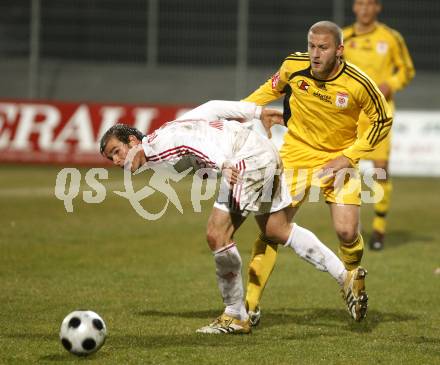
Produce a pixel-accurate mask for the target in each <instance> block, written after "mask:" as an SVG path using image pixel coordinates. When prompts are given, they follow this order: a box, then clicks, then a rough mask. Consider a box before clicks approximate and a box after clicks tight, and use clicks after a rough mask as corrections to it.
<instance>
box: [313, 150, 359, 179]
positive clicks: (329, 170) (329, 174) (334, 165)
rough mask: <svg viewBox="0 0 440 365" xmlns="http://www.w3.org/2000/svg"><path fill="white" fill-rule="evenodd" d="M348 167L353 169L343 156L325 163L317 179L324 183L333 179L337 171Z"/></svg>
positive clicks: (347, 159) (348, 160)
mask: <svg viewBox="0 0 440 365" xmlns="http://www.w3.org/2000/svg"><path fill="white" fill-rule="evenodd" d="M349 167H353V164H352V163H351V161H350V159H349V158H348V157H345V156H339V157H336V158H334V159H333V160H330V161H329V162H327V163H326V164H325V165H324V166H323V167H322V169H321V171H320V172H319V173H318V177H319V178H320V179H321V180H322V182H323V183H326V182H329V181H330V180H332V179H334V178H335V176H336V174H337V172H338V171H340V170H342V169H346V168H349Z"/></svg>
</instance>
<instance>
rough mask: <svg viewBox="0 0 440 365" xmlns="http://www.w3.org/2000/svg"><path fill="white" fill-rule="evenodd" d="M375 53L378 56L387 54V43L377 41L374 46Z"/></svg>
mask: <svg viewBox="0 0 440 365" xmlns="http://www.w3.org/2000/svg"><path fill="white" fill-rule="evenodd" d="M376 51H377V53H379V54H385V53H387V52H388V43H387V42H385V41H379V42H377V44H376Z"/></svg>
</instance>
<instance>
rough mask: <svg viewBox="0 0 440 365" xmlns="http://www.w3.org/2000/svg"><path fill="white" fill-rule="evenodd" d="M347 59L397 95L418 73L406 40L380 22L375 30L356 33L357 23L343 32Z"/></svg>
mask: <svg viewBox="0 0 440 365" xmlns="http://www.w3.org/2000/svg"><path fill="white" fill-rule="evenodd" d="M343 35H344V58H345V59H346V60H347V61H349V62H351V63H353V64H355V65H356V66H358V67H359V68H360V69H361V70H362V71H364V72H365V73H366V74H367V75H368V76H370V77H371V78H372V79H373V80H374V81H375V82H376V84H378V85H380V84H381V83H383V82H386V83H387V84H388V85H389V86H390V87H391V90H392V91H393V93H394V92H396V91H398V90H400V89H402V88H404V87H405V86H406V85H407V84H408V83H409V82H410V81H411V80H412V79H413V77H414V75H415V70H414V65H413V62H412V59H411V56H410V54H409V52H408V48H407V47H406V44H405V41H404V39H403V38H402V36H401V35H400V33H399V32H397V31H396V30H394V29H391V28H389V27H387V26H386V25H385V24H382V23H377V25H376V27H375V28H374V30H373V31H371V32H368V33H363V34H356V31H355V27H354V24H353V25H350V26H348V27H346V28H344V29H343Z"/></svg>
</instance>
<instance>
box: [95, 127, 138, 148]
mask: <svg viewBox="0 0 440 365" xmlns="http://www.w3.org/2000/svg"><path fill="white" fill-rule="evenodd" d="M129 136H135V137H136V138H137V139H138V140H139V141H141V140H142V138H144V135H143V134H142V133H141V131H139V130H138V129H136V128H134V127H130V126H129V125H127V124H121V123H118V124H115V125H114V126H112V127H111V128H110V129H108V130H107V132H105V133H104V135H103V136H102V137H101V142H100V143H99V150H100V151H101V154H102V153H103V152H104V149H105V146H106V145H107V143H108V141H109V139H110V138H112V137H116V138H117V139H118V140H119V141H121V142H123V143H125V144H128V142H129V140H128V137H129Z"/></svg>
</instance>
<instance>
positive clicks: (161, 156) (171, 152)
mask: <svg viewBox="0 0 440 365" xmlns="http://www.w3.org/2000/svg"><path fill="white" fill-rule="evenodd" d="M188 154H194V155H195V156H197V157H199V158H200V159H202V161H203V162H206V163H207V164H208V165H211V167H214V166H216V164H215V163H214V162H212V161H211V160H210V159H209V157H208V156H206V155H205V154H204V153H203V152H201V151H199V150H197V149H195V148H193V147H190V146H186V145H181V146H177V147H174V148H170V149H168V150H165V151H162V152H160V153H158V154H156V155H151V156H146V157H147V161H153V162H155V161H160V160H164V161H166V160H169V159H171V158H172V157H176V156H177V157H182V156H185V155H188Z"/></svg>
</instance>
